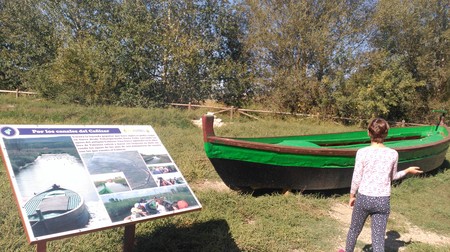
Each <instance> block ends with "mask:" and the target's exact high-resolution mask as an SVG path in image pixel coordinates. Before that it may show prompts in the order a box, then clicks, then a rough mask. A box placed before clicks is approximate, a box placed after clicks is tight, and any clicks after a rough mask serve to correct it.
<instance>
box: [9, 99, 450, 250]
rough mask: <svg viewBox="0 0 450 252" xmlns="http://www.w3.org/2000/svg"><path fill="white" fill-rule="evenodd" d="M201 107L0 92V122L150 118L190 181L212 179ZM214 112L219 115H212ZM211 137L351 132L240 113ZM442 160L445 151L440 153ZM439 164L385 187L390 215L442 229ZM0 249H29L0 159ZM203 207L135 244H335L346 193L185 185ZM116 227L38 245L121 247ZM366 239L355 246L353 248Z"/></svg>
mask: <svg viewBox="0 0 450 252" xmlns="http://www.w3.org/2000/svg"><path fill="white" fill-rule="evenodd" d="M203 113H205V111H204V110H192V111H187V110H177V109H138V108H121V107H82V106H75V105H60V104H54V103H51V102H47V101H42V100H37V99H33V98H19V99H16V98H14V97H13V96H7V95H1V96H0V120H1V123H2V124H90V125H95V124H129V125H133V124H139V125H151V126H153V128H154V129H155V130H156V132H157V133H158V136H159V137H160V138H161V140H162V142H163V143H164V145H165V146H166V148H167V149H168V151H169V153H170V154H171V156H172V157H173V158H174V160H175V162H176V163H177V165H178V167H179V168H180V170H181V171H182V173H183V175H184V176H185V177H186V179H187V181H188V182H189V183H190V184H197V183H200V184H201V183H202V181H204V180H209V181H220V178H219V177H218V175H217V174H216V173H215V171H214V169H213V167H212V166H211V164H210V163H209V160H208V159H207V158H206V156H205V154H204V151H203V142H202V133H201V130H200V129H199V128H198V127H196V126H194V125H193V124H192V123H191V121H190V120H192V119H198V118H200V116H201V114H203ZM219 117H220V115H219ZM223 120H224V121H225V123H226V126H224V127H221V128H217V129H216V133H217V134H218V135H226V136H241V137H247V136H248V137H251V136H271V135H291V134H311V133H326V132H339V131H352V130H357V127H347V126H342V125H338V124H335V123H331V122H323V121H319V120H317V119H305V118H283V119H279V120H275V119H273V118H266V119H264V120H260V121H254V120H249V119H246V118H244V117H240V118H235V119H234V120H233V121H232V122H231V121H230V120H229V118H227V115H224V116H223ZM448 158H449V157H448ZM448 168H449V165H448V163H446V166H445V167H444V168H443V169H442V170H441V171H440V172H438V173H437V174H435V175H433V176H427V177H420V178H410V179H407V180H405V181H403V182H402V183H401V184H399V185H397V186H395V187H394V188H393V191H392V212H393V216H395V215H396V214H400V215H402V216H403V217H404V218H405V219H407V220H408V221H409V222H410V223H412V224H413V225H417V226H418V227H420V228H422V229H424V230H429V231H434V232H437V233H439V234H442V235H446V236H450V229H449V228H448V227H450V218H449V217H450V216H449V213H450V204H448V202H450V190H449V189H450V184H449V181H450V171H449V169H448ZM0 181H1V182H0V199H1V202H2V204H0V222H1V225H0V234H1V235H0V247H1V248H2V250H4V251H36V248H35V247H34V246H30V245H29V244H28V242H27V240H26V236H25V234H24V229H23V226H22V224H21V220H20V216H19V214H18V210H17V205H16V203H15V199H14V197H13V193H12V189H11V186H10V185H9V178H8V176H7V174H6V170H5V168H4V167H3V165H0ZM195 194H196V196H197V197H198V199H199V200H200V202H201V203H202V205H203V209H202V210H201V211H198V212H192V213H186V214H182V215H178V216H171V217H168V218H163V219H157V220H152V221H148V222H143V223H139V224H137V226H136V241H135V242H136V243H135V251H336V250H337V248H338V247H337V246H338V245H337V244H336V242H337V241H338V237H342V235H345V234H343V231H342V226H341V224H340V223H338V222H337V221H336V220H335V219H333V218H332V217H330V216H329V214H328V211H329V209H330V207H331V204H333V203H334V202H336V200H337V201H340V202H345V203H346V202H347V199H348V195H347V194H345V195H341V196H339V195H338V196H337V198H336V197H322V196H319V195H306V194H297V193H292V194H289V195H278V194H265V195H260V196H257V197H256V196H251V195H246V194H239V193H236V192H233V191H220V190H219V191H217V190H213V189H202V190H197V191H195ZM388 225H389V226H388V229H391V230H392V229H394V230H396V231H398V232H399V233H402V232H404V231H405V230H406V229H405V227H404V223H402V221H401V220H397V219H392V218H391V219H390V221H389V224H388ZM123 234H124V229H123V228H112V229H106V230H102V231H98V232H94V233H88V234H84V235H79V236H74V237H71V238H66V239H61V240H55V241H51V242H48V243H47V249H48V251H122V243H123ZM365 245H366V244H361V243H358V247H359V248H362V247H364V246H365ZM403 251H414V252H415V251H449V247H439V246H432V245H429V244H424V243H416V242H413V243H411V244H406V245H405V246H404V250H403Z"/></svg>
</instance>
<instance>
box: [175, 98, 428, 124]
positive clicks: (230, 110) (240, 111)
mask: <svg viewBox="0 0 450 252" xmlns="http://www.w3.org/2000/svg"><path fill="white" fill-rule="evenodd" d="M169 104H170V105H171V106H174V107H185V108H187V109H188V110H190V109H193V108H207V109H213V110H215V111H211V113H213V114H220V113H228V114H229V116H230V120H233V117H235V116H239V115H244V116H247V117H250V118H253V119H256V120H259V119H260V118H258V117H257V116H254V115H251V114H249V113H261V114H274V115H291V116H301V117H310V118H323V119H331V120H344V121H352V122H357V123H362V122H368V121H369V120H370V119H366V118H349V117H339V116H327V115H320V114H315V115H312V114H301V113H290V112H277V111H269V110H256V109H243V108H236V107H233V106H231V107H217V106H205V105H197V104H192V103H188V104H183V103H169ZM389 123H390V124H391V125H395V126H397V127H405V126H422V125H429V124H423V123H413V122H406V121H405V120H402V121H401V122H394V121H391V122H389Z"/></svg>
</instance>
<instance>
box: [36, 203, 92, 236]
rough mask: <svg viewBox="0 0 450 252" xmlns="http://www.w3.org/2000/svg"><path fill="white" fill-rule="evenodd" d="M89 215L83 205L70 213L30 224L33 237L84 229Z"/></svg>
mask: <svg viewBox="0 0 450 252" xmlns="http://www.w3.org/2000/svg"><path fill="white" fill-rule="evenodd" d="M89 219H90V214H89V212H88V209H87V207H86V205H85V204H82V205H80V206H79V207H78V208H76V209H74V210H72V211H71V212H68V213H65V214H63V215H60V216H58V217H54V218H51V219H46V220H43V221H36V222H34V221H32V222H30V224H31V228H32V230H33V234H34V236H36V237H38V236H43V235H49V234H56V233H61V232H65V231H70V230H74V229H80V228H84V227H86V225H87V224H88V223H89Z"/></svg>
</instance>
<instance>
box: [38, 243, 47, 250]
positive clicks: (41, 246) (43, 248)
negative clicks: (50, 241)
mask: <svg viewBox="0 0 450 252" xmlns="http://www.w3.org/2000/svg"><path fill="white" fill-rule="evenodd" d="M46 251H47V243H46V242H45V241H41V242H38V243H37V245H36V252H46Z"/></svg>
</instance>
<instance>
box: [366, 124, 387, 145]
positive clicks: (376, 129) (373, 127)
mask: <svg viewBox="0 0 450 252" xmlns="http://www.w3.org/2000/svg"><path fill="white" fill-rule="evenodd" d="M367 130H368V131H369V136H370V140H371V141H372V142H375V143H382V142H384V139H385V138H386V137H387V135H388V131H389V124H388V122H386V120H384V119H382V118H375V119H373V120H372V121H371V122H370V123H369V127H368V128H367Z"/></svg>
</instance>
